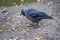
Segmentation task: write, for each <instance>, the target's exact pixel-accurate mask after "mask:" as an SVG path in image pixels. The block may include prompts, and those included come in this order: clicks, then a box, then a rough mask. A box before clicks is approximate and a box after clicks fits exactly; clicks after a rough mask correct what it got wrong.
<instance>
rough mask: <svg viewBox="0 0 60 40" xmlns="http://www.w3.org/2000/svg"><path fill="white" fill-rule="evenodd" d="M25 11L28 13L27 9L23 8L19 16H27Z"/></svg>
mask: <svg viewBox="0 0 60 40" xmlns="http://www.w3.org/2000/svg"><path fill="white" fill-rule="evenodd" d="M27 11H28V8H23V9H22V10H21V15H24V16H25V15H26V14H27Z"/></svg>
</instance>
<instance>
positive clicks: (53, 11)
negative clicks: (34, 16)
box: [0, 3, 60, 40]
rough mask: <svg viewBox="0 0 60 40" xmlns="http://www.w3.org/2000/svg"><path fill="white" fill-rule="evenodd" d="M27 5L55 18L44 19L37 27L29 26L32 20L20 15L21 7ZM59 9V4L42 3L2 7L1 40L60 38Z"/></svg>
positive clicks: (56, 39) (54, 39) (47, 39)
mask: <svg viewBox="0 0 60 40" xmlns="http://www.w3.org/2000/svg"><path fill="white" fill-rule="evenodd" d="M25 7H28V8H34V9H36V10H39V11H43V12H45V13H46V14H47V15H49V16H52V17H53V18H54V20H50V19H43V20H41V21H40V22H39V26H40V27H39V28H36V29H34V27H27V26H29V24H31V23H32V22H31V21H30V20H28V19H27V18H26V17H24V16H20V13H21V9H22V8H25ZM58 9H59V6H57V5H52V4H51V5H47V4H40V3H30V4H25V5H24V6H17V7H15V6H13V7H7V8H6V7H5V8H4V9H3V10H1V9H0V26H1V27H3V28H2V30H4V31H3V32H0V40H60V10H58ZM57 10H58V11H57ZM28 23H29V24H28Z"/></svg>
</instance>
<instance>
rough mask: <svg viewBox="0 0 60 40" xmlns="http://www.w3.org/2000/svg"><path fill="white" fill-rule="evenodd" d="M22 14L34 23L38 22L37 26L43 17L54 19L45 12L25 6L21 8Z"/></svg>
mask: <svg viewBox="0 0 60 40" xmlns="http://www.w3.org/2000/svg"><path fill="white" fill-rule="evenodd" d="M21 15H23V16H25V17H26V18H28V19H29V20H30V21H32V22H33V23H37V26H38V22H39V21H40V20H42V19H53V18H52V17H51V16H48V15H47V14H45V13H44V12H40V11H38V10H36V9H28V8H24V9H22V10H21Z"/></svg>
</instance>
